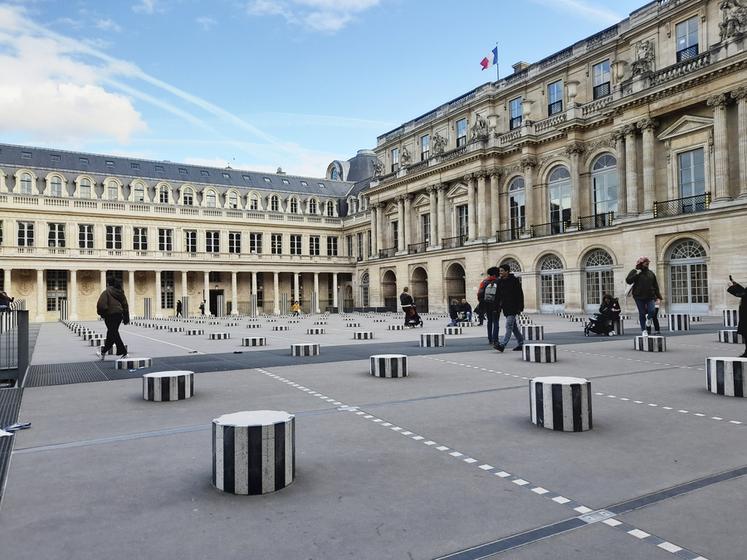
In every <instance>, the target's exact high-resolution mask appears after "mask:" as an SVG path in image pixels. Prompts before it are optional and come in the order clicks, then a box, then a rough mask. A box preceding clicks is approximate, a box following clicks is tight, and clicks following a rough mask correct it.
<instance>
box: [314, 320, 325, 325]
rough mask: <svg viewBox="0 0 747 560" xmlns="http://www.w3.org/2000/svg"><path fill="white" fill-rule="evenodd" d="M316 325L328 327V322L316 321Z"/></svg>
mask: <svg viewBox="0 0 747 560" xmlns="http://www.w3.org/2000/svg"><path fill="white" fill-rule="evenodd" d="M314 324H315V325H326V324H327V321H314Z"/></svg>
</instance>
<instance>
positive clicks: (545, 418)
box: [529, 377, 592, 432]
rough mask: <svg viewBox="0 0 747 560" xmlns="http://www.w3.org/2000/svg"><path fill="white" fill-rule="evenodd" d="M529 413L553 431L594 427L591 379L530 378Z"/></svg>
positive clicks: (537, 421)
mask: <svg viewBox="0 0 747 560" xmlns="http://www.w3.org/2000/svg"><path fill="white" fill-rule="evenodd" d="M529 416H530V418H531V419H532V423H533V424H536V425H537V426H541V427H543V428H548V429H550V430H557V431H562V432H585V431H586V430H591V428H592V420H591V382H590V381H588V380H587V379H583V378H581V377H535V378H534V379H530V380H529Z"/></svg>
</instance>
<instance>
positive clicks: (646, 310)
mask: <svg viewBox="0 0 747 560" xmlns="http://www.w3.org/2000/svg"><path fill="white" fill-rule="evenodd" d="M649 264H651V260H650V259H649V258H648V257H638V260H637V261H636V262H635V268H634V269H633V270H631V271H630V272H629V273H628V276H627V277H626V278H625V282H626V283H627V284H628V285H630V286H631V288H630V292H631V293H632V294H633V299H634V300H635V305H636V307H637V308H638V321H639V322H640V324H641V335H642V336H648V328H649V327H650V326H651V323H652V321H653V316H654V312H655V310H656V302H657V301H661V299H662V297H661V292H660V291H659V283H658V282H657V280H656V274H654V273H653V272H652V271H651V270H650V269H649Z"/></svg>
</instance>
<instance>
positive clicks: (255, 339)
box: [241, 336, 267, 346]
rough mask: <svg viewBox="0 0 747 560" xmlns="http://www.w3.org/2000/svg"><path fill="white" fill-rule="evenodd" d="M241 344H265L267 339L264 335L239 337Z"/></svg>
mask: <svg viewBox="0 0 747 560" xmlns="http://www.w3.org/2000/svg"><path fill="white" fill-rule="evenodd" d="M241 345H242V346H266V345H267V339H265V337H264V336H245V337H243V338H242V339H241Z"/></svg>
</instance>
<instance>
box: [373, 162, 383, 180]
mask: <svg viewBox="0 0 747 560" xmlns="http://www.w3.org/2000/svg"><path fill="white" fill-rule="evenodd" d="M373 166H374V177H381V176H382V175H383V174H384V162H383V161H381V160H380V159H379V158H376V159H375V160H374V162H373Z"/></svg>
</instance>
